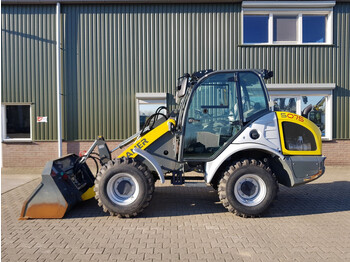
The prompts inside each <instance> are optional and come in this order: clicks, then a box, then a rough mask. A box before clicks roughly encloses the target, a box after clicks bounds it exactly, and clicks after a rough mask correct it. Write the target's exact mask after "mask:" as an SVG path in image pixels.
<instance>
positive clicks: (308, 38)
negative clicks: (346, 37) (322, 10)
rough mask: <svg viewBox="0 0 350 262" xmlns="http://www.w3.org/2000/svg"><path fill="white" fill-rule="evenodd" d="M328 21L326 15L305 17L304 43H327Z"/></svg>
mask: <svg viewBox="0 0 350 262" xmlns="http://www.w3.org/2000/svg"><path fill="white" fill-rule="evenodd" d="M326 19H327V17H326V16H324V15H321V16H318V15H304V16H303V43H325V42H326Z"/></svg>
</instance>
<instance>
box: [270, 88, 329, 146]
mask: <svg viewBox="0 0 350 262" xmlns="http://www.w3.org/2000/svg"><path fill="white" fill-rule="evenodd" d="M267 88H268V90H269V94H270V98H271V100H272V101H273V102H274V106H273V110H274V111H287V112H292V113H295V114H298V115H303V114H304V116H305V117H307V118H308V119H309V120H311V121H312V122H314V123H315V124H316V125H317V126H318V127H319V128H320V130H321V133H322V139H323V140H332V123H333V120H332V114H333V112H332V109H333V108H332V90H333V89H334V88H335V84H268V85H267Z"/></svg>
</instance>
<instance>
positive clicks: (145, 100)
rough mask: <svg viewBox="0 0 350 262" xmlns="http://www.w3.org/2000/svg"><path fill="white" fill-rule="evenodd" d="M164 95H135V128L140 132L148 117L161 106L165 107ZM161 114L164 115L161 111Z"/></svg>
mask: <svg viewBox="0 0 350 262" xmlns="http://www.w3.org/2000/svg"><path fill="white" fill-rule="evenodd" d="M166 98H167V95H166V93H136V114H137V116H136V126H137V129H138V130H141V129H142V127H143V126H144V124H145V123H146V120H147V118H148V117H150V116H151V115H152V114H154V113H155V112H156V110H157V109H158V108H159V107H161V106H167V103H166ZM161 113H166V112H165V110H162V111H161Z"/></svg>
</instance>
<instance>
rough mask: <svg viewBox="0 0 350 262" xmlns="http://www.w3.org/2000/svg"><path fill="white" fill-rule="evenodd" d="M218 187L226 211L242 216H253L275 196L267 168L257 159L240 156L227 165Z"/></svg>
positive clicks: (273, 180) (275, 183) (274, 179)
mask: <svg viewBox="0 0 350 262" xmlns="http://www.w3.org/2000/svg"><path fill="white" fill-rule="evenodd" d="M218 191H219V198H220V200H221V202H222V204H223V206H224V207H225V208H227V209H228V211H230V212H232V213H235V214H236V215H239V216H243V217H256V216H260V215H261V214H262V213H264V212H265V211H266V210H267V209H268V208H269V206H270V205H271V203H272V202H273V200H274V199H275V198H276V195H277V191H278V184H277V181H276V178H275V176H274V175H273V174H272V172H271V169H270V168H269V167H266V166H265V165H264V164H263V163H262V162H261V161H256V160H254V159H249V160H248V159H244V160H241V161H238V162H236V163H235V164H234V165H231V166H229V168H228V169H227V170H226V172H225V173H224V175H223V177H222V178H221V180H220V184H219V189H218Z"/></svg>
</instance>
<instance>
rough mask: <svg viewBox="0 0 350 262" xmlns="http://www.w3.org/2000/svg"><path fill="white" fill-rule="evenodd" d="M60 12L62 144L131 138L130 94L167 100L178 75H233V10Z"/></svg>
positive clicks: (85, 8) (78, 8)
mask: <svg viewBox="0 0 350 262" xmlns="http://www.w3.org/2000/svg"><path fill="white" fill-rule="evenodd" d="M62 12H63V13H64V25H63V28H64V30H63V32H64V46H63V50H64V55H63V57H64V63H63V64H64V65H65V68H64V77H63V79H64V85H65V96H64V97H65V103H66V106H65V108H66V114H65V117H66V119H67V125H71V126H70V127H68V128H66V129H65V130H66V137H67V138H69V139H74V138H81V139H85V138H93V137H95V136H97V135H98V134H103V135H104V136H105V137H106V138H108V139H117V138H125V137H127V136H129V135H131V134H132V133H134V132H135V131H136V119H135V117H136V112H135V109H136V108H135V107H136V105H135V93H136V92H168V93H174V89H175V84H176V79H177V77H179V76H181V75H182V74H183V73H185V72H190V73H191V72H193V71H195V70H199V69H205V68H233V67H235V61H236V59H235V57H237V51H238V50H237V48H234V46H237V44H238V36H237V35H236V34H235V29H236V28H238V25H239V17H240V6H239V5H231V4H226V5H203V4H202V5H103V6H100V5H75V6H63V8H62ZM72 112H73V113H72ZM74 112H77V113H76V114H74Z"/></svg>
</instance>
